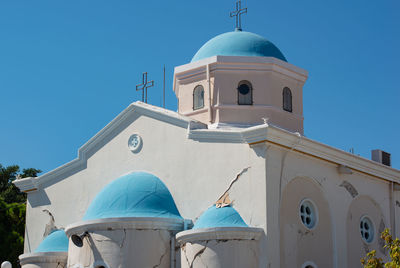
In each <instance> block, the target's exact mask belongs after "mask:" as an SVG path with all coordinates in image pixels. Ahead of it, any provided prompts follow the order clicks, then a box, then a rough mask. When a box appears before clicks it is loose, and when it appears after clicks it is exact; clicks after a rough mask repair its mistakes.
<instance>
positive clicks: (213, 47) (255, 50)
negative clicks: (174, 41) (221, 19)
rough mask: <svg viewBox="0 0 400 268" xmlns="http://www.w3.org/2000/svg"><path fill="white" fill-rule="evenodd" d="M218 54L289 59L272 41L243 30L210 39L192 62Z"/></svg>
mask: <svg viewBox="0 0 400 268" xmlns="http://www.w3.org/2000/svg"><path fill="white" fill-rule="evenodd" d="M217 55H221V56H252V57H274V58H278V59H280V60H283V61H287V60H286V58H285V56H283V54H282V52H281V51H280V50H279V49H278V48H277V47H276V46H275V45H274V44H272V43H271V42H270V41H268V40H267V39H265V38H264V37H262V36H259V35H257V34H254V33H250V32H242V31H234V32H228V33H224V34H220V35H218V36H216V37H214V38H213V39H211V40H209V41H208V42H207V43H205V44H204V45H203V46H202V47H201V48H200V49H199V51H197V53H196V55H194V57H193V59H192V62H194V61H198V60H201V59H205V58H208V57H212V56H217Z"/></svg>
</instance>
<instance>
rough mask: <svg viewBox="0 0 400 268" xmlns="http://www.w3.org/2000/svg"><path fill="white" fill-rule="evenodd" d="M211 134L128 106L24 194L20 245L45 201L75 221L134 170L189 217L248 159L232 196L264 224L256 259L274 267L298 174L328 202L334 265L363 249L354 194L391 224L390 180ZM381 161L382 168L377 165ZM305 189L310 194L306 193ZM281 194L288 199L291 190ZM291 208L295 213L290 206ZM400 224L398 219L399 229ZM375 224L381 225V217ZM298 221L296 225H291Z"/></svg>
mask: <svg viewBox="0 0 400 268" xmlns="http://www.w3.org/2000/svg"><path fill="white" fill-rule="evenodd" d="M133 133H138V134H139V135H140V136H141V137H142V139H143V147H142V150H141V151H140V152H139V153H132V152H131V151H130V150H129V148H128V139H129V137H130V136H131V135H132V134H133ZM279 133H281V134H280V135H282V137H283V136H290V135H292V134H287V133H286V132H283V131H282V132H279ZM210 137H211V138H212V135H211V136H210ZM211 138H210V140H214V141H207V139H191V138H188V130H187V128H186V127H182V126H177V125H174V124H170V123H166V122H162V121H160V120H157V119H153V118H150V117H147V116H145V115H140V114H139V113H131V114H129V116H128V117H127V118H125V119H124V120H123V122H122V123H121V124H120V125H119V127H118V128H116V129H114V130H113V132H111V134H109V135H108V136H107V138H103V139H102V142H101V143H100V144H98V145H97V146H96V147H95V148H93V149H92V151H90V152H86V154H87V157H88V159H87V162H86V166H84V165H83V166H81V167H80V168H79V167H77V168H76V169H75V170H74V171H68V173H67V174H64V175H60V176H59V177H57V179H55V180H50V181H48V182H46V183H44V184H42V185H41V187H40V189H39V191H36V192H30V193H29V194H28V207H27V227H26V234H25V238H26V239H25V252H26V253H27V252H31V251H33V250H34V249H35V248H36V247H37V246H38V244H39V243H40V241H41V240H42V239H43V233H44V230H45V227H46V224H47V223H48V222H49V217H48V215H47V214H45V213H44V212H42V210H43V209H47V210H49V211H50V212H51V213H52V214H53V215H54V218H55V224H56V226H57V227H58V228H61V227H66V226H67V225H69V224H72V223H74V222H78V221H81V219H82V217H83V215H84V213H85V211H86V209H87V207H88V206H89V204H90V202H91V201H92V200H93V198H94V197H95V196H96V194H97V193H98V192H99V191H100V190H101V189H102V188H103V187H104V186H105V185H106V184H107V183H109V182H110V181H112V180H114V179H116V178H118V177H120V176H121V175H124V174H126V173H128V172H132V171H146V172H150V173H153V174H154V175H156V176H158V177H159V178H160V179H161V180H162V181H163V182H164V183H165V184H166V185H167V187H168V189H169V190H170V191H171V194H172V196H173V197H174V199H175V202H176V204H177V207H178V209H179V211H180V213H181V215H182V216H183V217H184V218H187V219H192V220H193V221H195V220H196V218H197V217H198V216H199V215H201V213H202V212H204V211H205V210H206V209H207V208H208V207H209V206H211V205H212V204H213V203H215V201H216V200H217V199H218V197H220V195H221V194H222V193H223V192H224V191H225V190H226V189H227V187H228V185H229V184H230V182H231V181H232V180H233V179H234V178H235V176H236V174H237V173H238V172H240V171H241V170H242V169H243V168H245V167H248V166H249V167H250V169H249V171H247V172H246V173H244V174H243V175H242V176H241V177H240V178H239V180H238V181H237V182H236V183H234V185H233V187H232V189H231V190H230V199H231V200H232V201H233V205H234V207H235V209H236V210H237V211H238V212H239V213H240V214H241V216H242V217H243V219H244V220H245V222H246V223H247V224H248V225H250V226H252V227H260V228H263V229H264V232H265V234H266V236H265V235H263V236H262V237H261V238H260V243H259V244H260V260H259V264H260V266H261V267H265V266H267V267H280V264H281V263H280V258H281V257H280V256H281V252H280V232H281V231H282V228H281V226H280V220H279V218H280V205H281V200H282V198H284V196H282V193H283V192H284V190H285V187H286V186H287V185H288V184H289V183H290V182H291V181H293V180H294V179H296V178H304V179H306V180H309V181H312V182H313V183H314V184H315V185H316V186H317V188H318V189H319V191H320V192H321V193H322V195H323V198H324V199H325V200H326V201H327V203H328V207H329V214H330V215H331V219H332V222H331V226H332V233H331V234H330V236H331V238H332V244H333V251H332V252H330V254H331V256H327V258H328V257H329V258H330V259H331V260H332V263H333V267H348V260H349V258H355V259H356V258H357V259H359V258H360V257H362V256H359V255H358V254H359V252H358V251H357V250H358V249H357V250H355V251H353V249H349V248H348V237H349V234H348V227H347V224H348V217H349V216H348V215H349V210H350V207H351V205H352V203H353V201H354V200H355V199H356V198H357V197H359V196H368V197H369V198H370V199H372V200H374V202H375V203H376V204H379V208H380V210H381V215H382V221H383V222H384V224H385V226H387V227H390V222H391V221H390V204H389V203H390V198H389V182H388V181H386V180H384V178H382V177H377V176H373V175H368V174H370V173H368V174H367V172H359V171H356V170H355V169H352V171H353V174H341V173H339V172H338V163H337V162H334V161H332V160H326V159H323V158H321V157H316V156H313V155H311V154H307V153H302V152H300V151H296V148H293V149H292V150H290V147H287V146H280V145H279V144H277V143H276V142H272V143H271V142H268V140H267V141H266V142H260V143H258V144H255V145H249V144H246V143H238V142H234V141H233V142H232V141H229V139H227V140H226V142H217V141H216V140H215V139H211ZM293 146H294V147H295V146H296V143H293ZM302 146H305V145H302ZM313 146H314V145H313ZM315 146H317V147H318V148H319V147H322V145H315ZM321 150H322V149H321ZM324 150H325V149H324ZM326 150H327V149H326ZM345 157H347V158H349V157H350V158H351V157H353V156H347V155H345ZM350 158H349V159H350ZM354 158H357V157H356V156H354ZM343 159H345V158H344V157H343ZM354 163H355V162H352V164H354ZM371 165H374V164H372V163H371ZM374 168H375V169H374V170H376V169H377V167H375V166H374ZM380 169H382V170H385V168H383V167H382V168H380ZM390 172H392V173H393V172H394V171H392V170H391V171H390ZM392 173H391V174H392ZM349 185H350V186H349ZM354 189H355V190H356V194H355V192H354ZM300 190H302V189H299V191H300ZM306 197H307V198H310V199H313V198H314V197H313V196H312V195H309V196H306ZM399 199H400V196H399V191H395V192H394V196H393V200H394V201H393V202H396V201H397V203H398V202H400V200H399ZM287 201H288V202H289V204H290V201H291V199H290V197H289V199H288V200H287ZM316 205H317V206H318V203H316ZM293 206H294V207H295V208H297V207H298V206H299V204H298V202H297V201H296V202H293ZM293 213H297V212H296V209H294V210H293ZM395 213H396V214H395V215H397V216H398V215H400V205H397V206H396V208H395ZM378 221H379V219H378ZM295 224H301V223H298V222H297V223H295ZM351 224H352V223H351ZM399 224H400V223H399V220H397V221H396V227H397V232H399V230H400V225H399ZM375 226H380V222H378V223H375ZM296 228H297V226H294V227H293V230H296ZM322 230H323V228H322ZM378 231H379V230H376V233H378ZM354 237H355V240H357V239H358V240H357V241H358V242H357V243H358V244H357V245H359V246H360V247H363V246H364V245H363V242H362V240H361V237H360V236H357V234H355V235H354ZM378 244H379V241H378V240H375V241H374V242H373V243H372V244H371V245H369V248H370V249H372V248H374V247H375V246H376V245H378ZM357 247H358V246H357ZM293 248H294V249H295V248H296V245H294V246H293ZM354 252H356V253H354ZM310 254H311V255H310V261H313V258H314V257H313V256H317V255H318V254H321V253H320V252H318V251H315V252H311V253H310ZM325 254H326V253H325Z"/></svg>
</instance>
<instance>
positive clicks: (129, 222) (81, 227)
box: [65, 217, 187, 237]
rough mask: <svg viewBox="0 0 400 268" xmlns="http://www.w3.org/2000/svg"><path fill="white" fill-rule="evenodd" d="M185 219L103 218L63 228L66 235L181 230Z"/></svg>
mask: <svg viewBox="0 0 400 268" xmlns="http://www.w3.org/2000/svg"><path fill="white" fill-rule="evenodd" d="M185 221H187V220H184V219H175V218H159V217H121V218H105V219H97V220H88V221H81V222H77V223H73V224H70V225H68V226H67V227H66V228H65V233H66V234H67V236H68V237H71V235H73V234H82V233H84V232H86V231H88V232H91V231H99V230H110V231H111V230H121V229H141V230H170V231H181V230H184V227H185Z"/></svg>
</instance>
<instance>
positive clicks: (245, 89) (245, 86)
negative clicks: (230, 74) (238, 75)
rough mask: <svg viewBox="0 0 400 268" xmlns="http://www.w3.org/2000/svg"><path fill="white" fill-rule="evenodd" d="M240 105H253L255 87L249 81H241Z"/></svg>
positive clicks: (239, 86) (238, 89)
mask: <svg viewBox="0 0 400 268" xmlns="http://www.w3.org/2000/svg"><path fill="white" fill-rule="evenodd" d="M237 91H238V104H239V105H252V104H253V87H252V86H251V83H250V82H249V81H246V80H243V81H240V82H239V84H238V87H237Z"/></svg>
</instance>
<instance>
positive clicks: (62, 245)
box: [35, 230, 69, 253]
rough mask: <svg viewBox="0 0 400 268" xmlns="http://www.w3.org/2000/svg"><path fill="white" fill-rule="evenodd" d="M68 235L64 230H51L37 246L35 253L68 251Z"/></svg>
mask: <svg viewBox="0 0 400 268" xmlns="http://www.w3.org/2000/svg"><path fill="white" fill-rule="evenodd" d="M68 242H69V240H68V237H67V235H66V234H65V232H64V230H55V231H53V232H51V233H50V234H49V235H48V236H47V237H46V238H45V239H43V241H42V243H40V244H39V246H38V247H37V248H36V250H35V253H39V252H68Z"/></svg>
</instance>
